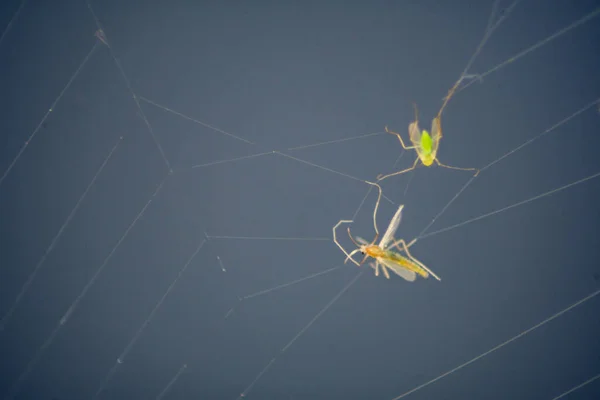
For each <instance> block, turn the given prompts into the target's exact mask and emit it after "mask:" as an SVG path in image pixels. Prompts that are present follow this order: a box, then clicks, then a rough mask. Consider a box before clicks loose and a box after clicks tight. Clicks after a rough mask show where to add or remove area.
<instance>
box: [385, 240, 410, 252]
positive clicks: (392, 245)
mask: <svg viewBox="0 0 600 400" xmlns="http://www.w3.org/2000/svg"><path fill="white" fill-rule="evenodd" d="M402 242H404V239H400V240H397V241H395V242H394V243H392V244H391V245H389V246H388V247H395V248H397V249H398V250H400V251H404V248H402V247H400V246H398V245H399V244H400V243H402ZM416 242H417V239H416V238H415V239H413V240H411V241H410V243H409V244H407V245H406V247H407V248H410V246H412V245H413V244H415V243H416Z"/></svg>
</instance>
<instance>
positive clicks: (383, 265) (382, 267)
mask: <svg viewBox="0 0 600 400" xmlns="http://www.w3.org/2000/svg"><path fill="white" fill-rule="evenodd" d="M381 270H382V271H383V275H385V277H386V278H387V279H390V273H389V271H388V270H387V267H386V266H385V264H381Z"/></svg>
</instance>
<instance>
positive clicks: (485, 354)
mask: <svg viewBox="0 0 600 400" xmlns="http://www.w3.org/2000/svg"><path fill="white" fill-rule="evenodd" d="M598 294H600V290H596V291H595V292H593V293H592V294H589V295H587V296H586V297H584V298H583V299H581V300H579V301H577V302H575V303H573V304H571V305H570V306H568V307H567V308H565V309H563V310H561V311H559V312H557V313H555V314H553V315H552V316H550V317H548V318H546V319H545V320H543V321H542V322H540V323H538V324H536V325H534V326H532V327H531V328H529V329H526V330H524V331H523V332H521V333H519V334H518V335H515V336H513V337H512V338H510V339H508V340H506V341H504V342H502V343H500V344H499V345H497V346H495V347H493V348H491V349H490V350H488V351H486V352H484V353H481V354H480V355H478V356H476V357H473V358H472V359H470V360H469V361H467V362H465V363H463V364H461V365H459V366H457V367H455V368H452V369H451V370H449V371H447V372H444V373H443V374H441V375H439V376H438V377H436V378H434V379H431V380H430V381H427V382H425V383H424V384H422V385H419V386H417V387H415V388H413V389H411V390H409V391H408V392H405V393H403V394H401V395H400V396H398V397H394V398H393V399H392V400H399V399H401V398H403V397H406V396H408V395H409V394H411V393H414V392H416V391H417V390H420V389H423V388H424V387H427V386H429V385H431V384H432V383H435V382H437V381H439V380H440V379H442V378H445V377H446V376H448V375H450V374H453V373H454V372H456V371H458V370H460V369H462V368H464V367H466V366H467V365H470V364H472V363H474V362H475V361H477V360H480V359H482V358H483V357H485V356H487V355H489V354H491V353H493V352H495V351H496V350H499V349H501V348H502V347H504V346H506V345H507V344H510V343H512V342H514V341H515V340H517V339H519V338H521V337H523V336H525V335H527V334H528V333H530V332H533V331H534V330H536V329H537V328H539V327H541V326H543V325H545V324H547V323H548V322H550V321H552V320H554V319H556V318H558V317H560V316H561V315H563V314H565V313H566V312H568V311H570V310H572V309H574V308H575V307H577V306H580V305H582V304H583V303H585V302H587V301H588V300H591V299H592V298H594V297H596V296H597V295H598Z"/></svg>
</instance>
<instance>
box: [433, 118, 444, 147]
mask: <svg viewBox="0 0 600 400" xmlns="http://www.w3.org/2000/svg"><path fill="white" fill-rule="evenodd" d="M441 138H442V124H441V122H440V118H439V117H435V118H434V119H433V121H431V140H432V142H433V143H432V144H431V153H432V154H433V155H434V156H435V154H436V153H437V149H438V146H439V144H440V139H441Z"/></svg>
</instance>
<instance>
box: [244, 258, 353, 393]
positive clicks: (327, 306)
mask: <svg viewBox="0 0 600 400" xmlns="http://www.w3.org/2000/svg"><path fill="white" fill-rule="evenodd" d="M364 272H365V269H364V268H363V269H362V270H361V271H360V272H358V273H357V274H356V275H354V278H352V280H351V281H350V282H349V283H348V284H347V285H346V286H344V288H343V289H342V290H340V291H339V292H338V293H337V294H336V295H335V296H334V297H333V299H331V301H329V303H327V304H326V305H325V307H323V308H322V309H321V310H320V311H319V312H318V313H317V314H316V315H315V316H314V317H313V318H312V319H311V320H310V321H309V322H308V323H307V324H306V325H305V326H304V327H303V328H302V329H300V331H299V332H298V333H297V334H296V336H294V337H293V338H292V340H290V341H289V342H288V343H287V344H286V345H285V346H283V348H282V349H281V350H279V353H278V354H277V355H275V357H273V358H272V359H271V361H269V363H268V364H267V365H266V366H265V367H264V368H263V369H262V370H261V371H260V372H259V374H258V375H257V376H256V378H254V380H253V381H252V382H251V383H250V385H248V386H247V387H246V389H245V390H244V391H243V392H242V393H241V394H240V395H239V396H238V398H237V400H241V399H243V398H245V397H246V396H247V395H248V393H249V392H250V390H252V387H253V386H254V385H255V384H256V383H257V382H258V381H259V380H260V378H261V377H262V376H263V375H264V374H265V373H266V372H267V371H268V370H269V369H270V368H271V366H272V365H273V363H275V361H276V360H277V359H278V358H279V357H280V356H281V355H282V354H283V353H285V351H286V350H287V349H289V348H290V346H291V345H292V344H294V342H295V341H296V340H298V339H299V338H300V336H302V335H303V334H304V332H306V331H307V330H308V329H309V328H310V327H311V326H312V325H313V324H314V323H315V322H316V321H317V320H318V319H319V318H320V317H321V316H322V315H323V314H325V312H326V311H327V310H329V308H331V306H333V305H334V304H335V302H336V301H338V300H339V298H340V297H342V295H343V294H344V293H345V292H346V291H347V290H348V289H350V287H352V285H354V283H356V281H357V280H358V278H360V277H361V276H362V274H363V273H364Z"/></svg>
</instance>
